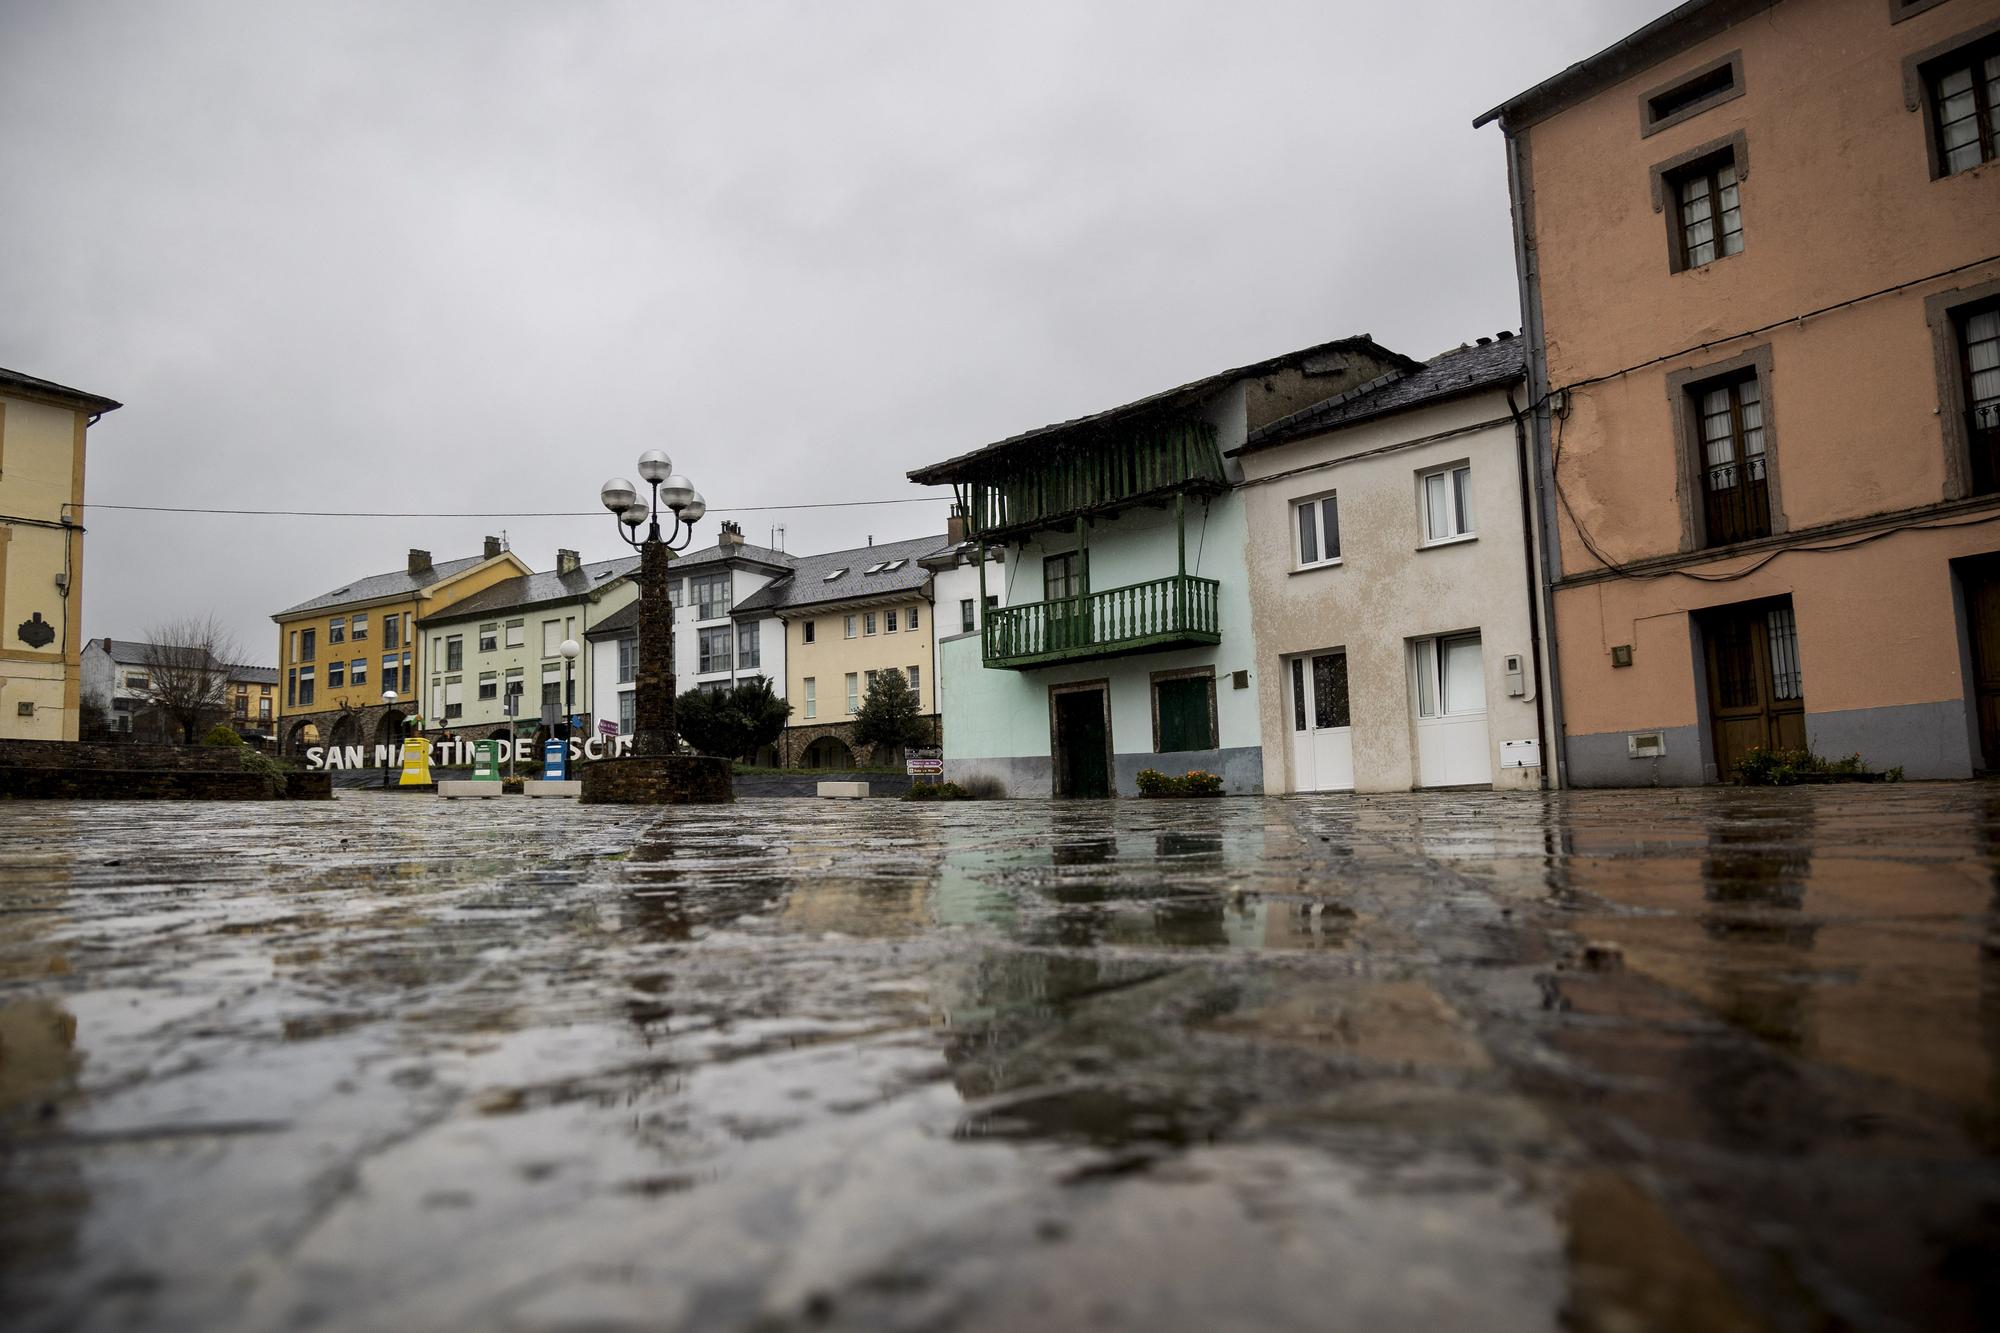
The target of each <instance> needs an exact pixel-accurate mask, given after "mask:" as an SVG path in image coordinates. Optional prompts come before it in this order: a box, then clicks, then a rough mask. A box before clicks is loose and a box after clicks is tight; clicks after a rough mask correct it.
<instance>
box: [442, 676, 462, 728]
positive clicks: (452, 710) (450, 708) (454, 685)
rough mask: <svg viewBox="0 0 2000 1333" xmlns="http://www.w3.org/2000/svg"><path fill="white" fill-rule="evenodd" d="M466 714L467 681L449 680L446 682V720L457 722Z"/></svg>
mask: <svg viewBox="0 0 2000 1333" xmlns="http://www.w3.org/2000/svg"><path fill="white" fill-rule="evenodd" d="M464 716H465V682H464V681H462V680H448V681H446V682H445V683H444V720H445V721H447V722H456V721H458V719H460V718H462V717H464Z"/></svg>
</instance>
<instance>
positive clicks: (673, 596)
mask: <svg viewBox="0 0 2000 1333" xmlns="http://www.w3.org/2000/svg"><path fill="white" fill-rule="evenodd" d="M685 584H686V581H685V580H683V579H674V580H672V581H671V582H669V583H668V584H667V601H669V602H671V603H672V604H673V608H674V610H676V611H678V610H680V609H681V608H682V607H684V606H686V605H687V588H686V586H685Z"/></svg>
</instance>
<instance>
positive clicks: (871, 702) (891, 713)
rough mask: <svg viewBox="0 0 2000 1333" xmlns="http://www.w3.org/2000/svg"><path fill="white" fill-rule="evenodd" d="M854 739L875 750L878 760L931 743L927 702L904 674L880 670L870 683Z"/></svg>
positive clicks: (862, 702)
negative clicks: (883, 755) (889, 752)
mask: <svg viewBox="0 0 2000 1333" xmlns="http://www.w3.org/2000/svg"><path fill="white" fill-rule="evenodd" d="M854 738H855V739H856V740H858V741H860V742H861V743H862V744H863V745H867V746H871V747H873V749H874V750H875V751H876V754H877V756H878V757H880V756H881V752H882V751H884V750H896V749H903V748H907V747H909V746H912V745H922V744H924V743H925V742H926V741H928V740H930V738H931V724H930V723H929V722H928V721H927V720H926V719H925V718H924V716H923V700H922V699H921V698H920V697H919V696H918V694H917V692H916V691H915V690H913V689H911V688H910V682H909V680H908V679H907V678H906V677H905V676H904V675H903V673H902V672H900V671H897V670H896V669H894V668H893V667H892V668H890V669H889V670H887V671H878V672H876V673H875V678H874V679H873V680H871V681H869V682H868V694H867V697H865V698H864V699H862V701H861V711H860V713H858V714H857V715H856V716H855V719H854Z"/></svg>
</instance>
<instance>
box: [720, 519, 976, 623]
mask: <svg viewBox="0 0 2000 1333" xmlns="http://www.w3.org/2000/svg"><path fill="white" fill-rule="evenodd" d="M944 545H945V536H944V534H943V533H939V534H938V535H937V536H935V537H915V538H912V539H910V540H909V541H901V542H878V543H876V544H875V545H873V546H856V547H851V548H849V549H848V550H845V551H828V552H827V553H826V554H824V555H801V556H794V557H793V569H792V573H791V574H790V575H789V576H788V577H786V578H781V579H775V580H773V581H772V582H770V583H767V584H765V585H764V586H763V587H761V588H759V589H758V590H757V591H756V592H753V593H751V594H750V595H749V596H748V597H745V598H744V599H743V600H742V601H740V602H738V603H737V604H736V607H735V614H737V615H739V616H740V615H742V614H744V613H745V612H756V611H785V610H789V609H791V608H792V607H795V606H819V605H823V604H827V603H833V602H853V601H859V600H862V599H863V598H869V597H880V596H884V595H888V594H893V593H899V592H913V591H915V590H916V589H918V588H921V587H922V586H923V585H924V581H925V580H926V579H928V578H929V577H930V571H929V570H927V569H925V568H924V567H923V566H922V565H920V564H918V563H917V561H918V560H920V559H922V558H923V557H924V556H927V555H930V554H931V553H932V552H934V551H937V550H940V549H942V548H943V547H944ZM897 560H901V561H902V562H903V567H902V568H901V569H893V570H883V571H882V572H881V573H878V574H864V573H863V572H862V571H863V570H865V569H867V568H868V567H869V566H870V565H873V564H881V563H889V562H893V561H897ZM836 569H844V570H846V571H847V572H846V573H845V574H843V575H841V576H840V577H839V578H837V579H835V580H833V581H832V582H830V583H829V582H828V581H827V577H826V576H827V575H828V574H831V573H833V571H834V570H836Z"/></svg>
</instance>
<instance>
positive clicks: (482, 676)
mask: <svg viewBox="0 0 2000 1333" xmlns="http://www.w3.org/2000/svg"><path fill="white" fill-rule="evenodd" d="M499 697H500V675H499V673H498V672H495V671H482V672H480V673H479V698H480V701H481V702H484V701H486V700H488V699H498V698H499Z"/></svg>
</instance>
